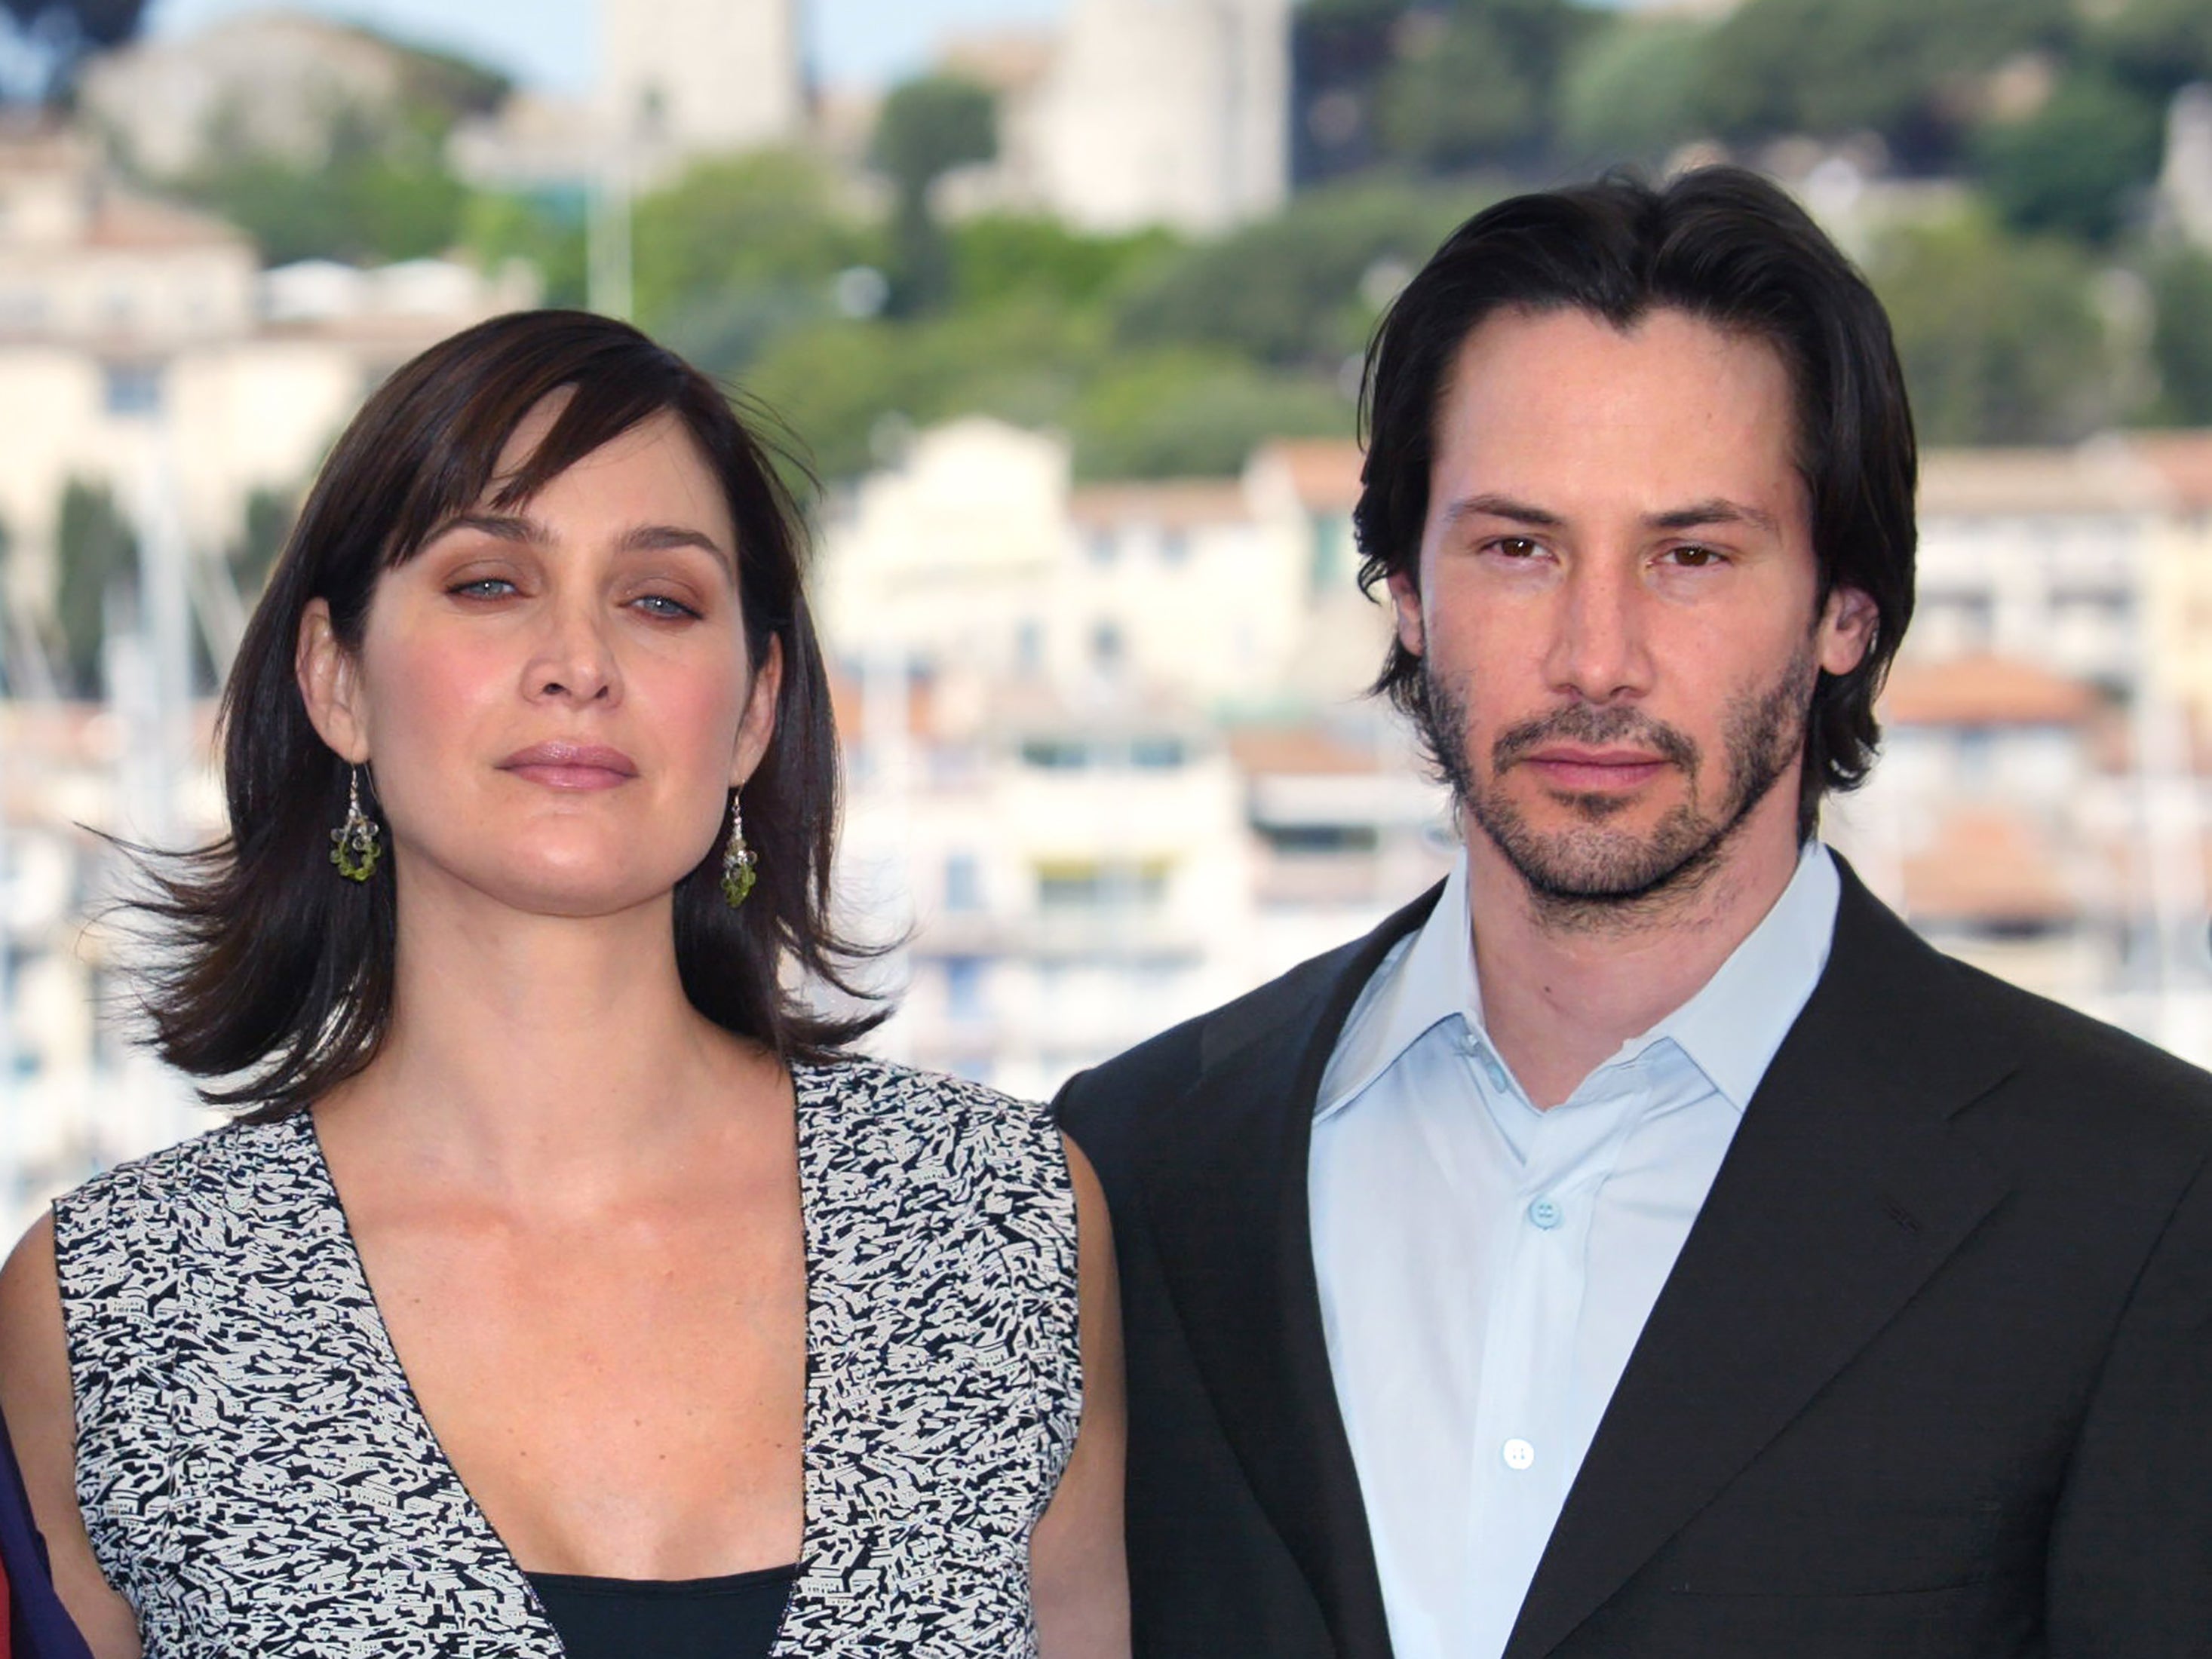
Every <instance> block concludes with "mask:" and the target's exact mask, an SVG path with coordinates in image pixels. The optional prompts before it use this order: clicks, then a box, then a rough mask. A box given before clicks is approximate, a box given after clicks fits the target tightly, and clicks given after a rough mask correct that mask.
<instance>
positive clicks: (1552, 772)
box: [1522, 747, 1673, 794]
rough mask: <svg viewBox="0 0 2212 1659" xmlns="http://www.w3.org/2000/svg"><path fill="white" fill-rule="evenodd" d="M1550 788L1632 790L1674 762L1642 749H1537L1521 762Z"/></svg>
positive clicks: (1576, 791) (1577, 791) (1585, 791)
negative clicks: (1531, 769)
mask: <svg viewBox="0 0 2212 1659" xmlns="http://www.w3.org/2000/svg"><path fill="white" fill-rule="evenodd" d="M1522 765H1524V766H1528V767H1531V768H1533V769H1534V770H1535V772H1536V775H1538V776H1539V777H1541V778H1542V779H1543V780H1544V781H1545V782H1547V784H1549V785H1550V786H1551V787H1553V788H1554V789H1559V790H1562V791H1565V792H1566V793H1571V794H1591V793H1598V792H1601V791H1606V790H1626V789H1634V788H1637V787H1639V786H1641V785H1643V784H1645V783H1649V782H1650V781H1651V780H1652V779H1653V778H1655V777H1656V776H1658V775H1659V774H1660V773H1662V772H1664V771H1666V770H1668V769H1669V768H1670V767H1671V766H1672V765H1673V763H1672V762H1670V761H1668V760H1665V759H1663V758H1662V757H1659V756H1657V755H1654V754H1652V753H1650V751H1649V750H1641V749H1579V748H1571V747H1552V748H1545V749H1540V750H1537V751H1536V752H1535V753H1534V754H1532V755H1529V756H1528V757H1526V758H1524V759H1523V760H1522Z"/></svg>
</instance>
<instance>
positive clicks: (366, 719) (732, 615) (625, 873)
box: [299, 393, 781, 915]
mask: <svg viewBox="0 0 2212 1659" xmlns="http://www.w3.org/2000/svg"><path fill="white" fill-rule="evenodd" d="M561 397H562V394H557V393H556V395H555V397H554V398H548V399H547V400H546V401H545V402H544V404H540V405H538V408H537V409H536V410H532V413H531V415H530V416H528V417H527V418H526V419H525V420H524V422H522V424H521V425H520V427H519V428H517V429H516V431H515V433H514V435H513V438H512V439H511V440H510V441H508V444H507V448H506V450H505V451H504V452H503V453H502V454H501V458H500V463H499V467H498V476H497V477H495V479H494V480H493V483H492V484H491V486H490V488H489V489H487V491H486V492H485V495H486V499H485V501H483V502H480V503H478V505H477V507H474V508H473V509H471V511H469V512H467V513H464V514H462V515H461V516H460V517H459V518H457V519H456V520H453V522H452V523H451V524H449V525H447V526H446V527H445V528H443V529H442V530H441V531H440V532H437V533H436V534H435V536H434V537H433V538H432V539H431V540H430V541H429V542H428V543H427V544H424V546H423V548H422V550H421V551H420V552H419V553H417V554H416V556H415V557H413V558H412V559H410V560H409V561H408V562H406V563H405V564H404V565H401V566H399V567H398V568H396V569H393V570H389V571H386V573H385V574H383V575H382V576H381V577H380V578H379V579H378V582H377V586H376V589H375V592H374V595H373V597H372V598H371V600H370V603H369V608H368V619H367V622H366V623H365V625H364V632H363V637H362V644H361V648H360V650H359V652H358V653H347V652H346V651H344V650H343V647H340V646H339V645H338V643H337V641H336V640H335V638H333V637H332V635H331V626H330V616H329V611H328V609H327V607H326V606H325V605H324V604H323V602H322V601H320V600H317V601H316V602H315V603H314V605H312V606H311V607H310V608H309V611H308V614H307V616H306V617H304V618H303V620H302V623H301V635H300V653H299V672H300V682H301V690H302V692H303V694H304V695H305V696H306V697H307V705H308V708H309V711H310V714H312V716H313V719H314V721H315V725H316V727H317V729H318V730H319V732H321V733H322V735H323V738H324V739H325V742H327V743H329V744H330V745H331V748H332V749H334V750H337V752H338V754H339V755H341V756H342V757H344V758H346V759H348V760H349V761H354V762H356V763H367V764H368V766H369V767H371V768H372V769H373V771H374V778H375V785H376V791H375V793H376V800H377V803H378V808H379V810H378V816H379V817H381V819H382V821H383V823H384V829H385V834H386V837H387V838H388V839H389V842H390V844H391V845H392V847H393V848H394V849H395V851H396V853H397V854H398V858H397V863H398V866H399V867H400V868H401V869H402V870H404V872H406V875H405V879H406V883H407V890H408V891H409V892H410V894H414V893H418V892H423V891H427V890H431V889H434V888H437V887H446V888H449V889H452V888H457V889H459V890H473V891H474V892H477V893H480V894H483V895H484V896H489V897H492V898H495V899H497V900H500V901H501V902H506V903H507V904H510V905H512V906H514V907H515V908H520V909H525V910H529V911H533V912H538V913H540V914H552V915H607V914H612V913H615V912H618V911H621V910H624V909H628V908H632V907H635V906H637V905H640V904H644V903H648V902H654V901H657V900H659V899H660V898H662V897H664V896H665V895H666V894H667V892H668V891H669V890H670V889H671V888H672V887H673V886H674V885H675V884H676V883H677V881H678V879H679V878H682V877H683V876H684V873H685V872H688V871H689V870H690V869H691V867H692V866H695V865H696V864H697V863H698V861H699V860H700V859H701V858H702V857H703V856H705V854H706V853H707V850H708V848H709V847H710V846H712V845H713V843H714V836H715V835H716V833H717V831H718V829H719V828H720V823H721V820H722V816H723V813H724V811H726V800H727V797H726V791H727V790H728V789H729V788H730V787H731V786H732V785H734V784H741V783H743V782H744V780H745V779H746V778H747V777H748V776H749V775H750V774H751V772H752V769H753V768H754V767H755V766H756V765H757V764H758V763H759V761H760V757H761V755H762V752H763V750H765V749H766V747H767V745H768V740H769V734H770V732H771V729H772V726H773V723H774V719H775V693H776V686H777V683H778V679H779V677H780V673H781V662H780V659H778V657H777V656H776V655H775V653H774V651H773V650H771V653H770V654H769V659H768V660H767V661H766V662H764V663H761V664H754V663H752V662H750V661H749V660H748V659H747V653H746V648H745V637H744V620H743V617H742V615H741V613H740V611H739V607H738V581H737V540H736V536H735V533H734V531H733V529H732V524H731V519H730V511H729V506H728V503H727V501H726V498H725V497H724V495H723V493H722V489H721V487H720V484H719V483H717V481H716V479H715V477H714V473H713V472H712V471H710V470H709V468H708V465H707V462H706V460H705V459H704V458H703V457H702V455H701V454H700V453H699V450H698V447H697V446H696V444H695V443H694V442H693V441H692V439H691V437H690V434H689V433H688V432H687V431H686V430H685V428H684V426H683V424H682V423H681V422H679V421H678V419H677V418H676V417H675V416H673V415H671V414H668V413H665V412H664V413H662V414H660V415H657V416H653V417H652V418H651V419H648V420H647V421H645V422H641V424H639V425H638V426H636V427H634V428H631V429H630V430H629V431H628V432H625V433H623V435H621V436H619V437H617V438H616V439H614V440H613V441H611V442H609V443H608V444H606V445H605V447H602V448H600V449H598V450H595V451H594V452H592V453H591V454H589V455H587V456H586V457H585V458H584V459H581V460H580V461H578V462H577V463H576V464H575V465H574V466H572V467H570V468H569V469H568V471H566V472H563V473H562V474H561V475H560V476H559V477H556V478H555V479H554V480H553V481H552V482H551V483H549V484H548V485H547V486H546V487H545V489H544V490H543V491H542V492H541V493H540V494H539V495H537V496H536V497H535V498H534V499H532V500H531V501H527V502H525V503H522V504H521V505H520V506H517V507H510V508H506V509H501V508H496V507H493V506H491V505H490V498H491V497H492V496H494V495H497V493H498V490H499V487H500V484H501V482H503V481H504V479H506V478H507V477H511V476H513V473H514V472H515V471H517V470H519V468H520V465H522V463H523V461H524V460H525V459H526V458H527V457H528V456H529V454H530V453H531V452H532V449H533V448H534V447H536V445H537V444H538V441H540V440H541V439H542V438H543V437H544V435H545V434H546V432H547V431H549V430H550V428H551V426H552V424H553V422H554V420H555V418H556V416H557V415H558V414H559V411H560V408H561ZM457 896H458V895H457Z"/></svg>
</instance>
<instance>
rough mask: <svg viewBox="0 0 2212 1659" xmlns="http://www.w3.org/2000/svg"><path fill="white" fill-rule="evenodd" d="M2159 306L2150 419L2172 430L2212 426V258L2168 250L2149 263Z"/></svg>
mask: <svg viewBox="0 0 2212 1659" xmlns="http://www.w3.org/2000/svg"><path fill="white" fill-rule="evenodd" d="M2150 290H2151V298H2152V301H2153V303H2154V305H2155V306H2156V307H2157V308H2158V310H2157V322H2156V323H2155V325H2154V326H2153V328H2152V331H2151V361H2152V362H2153V363H2154V365H2155V367H2156V368H2157V370H2158V381H2159V397H2158V402H2157V404H2156V405H2155V407H2154V409H2153V410H2152V416H2153V418H2154V419H2156V420H2159V421H2160V422H2166V423H2167V424H2171V425H2175V426H2212V255H2208V254H2205V253H2203V252H2198V251H2197V250H2196V249H2194V248H2176V249H2172V250H2171V251H2169V252H2166V253H2165V254H2164V255H2162V256H2161V257H2160V258H2158V259H2156V260H2154V262H2153V263H2152V265H2151V269H2150Z"/></svg>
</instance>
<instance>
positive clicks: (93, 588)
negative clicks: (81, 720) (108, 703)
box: [54, 478, 138, 696]
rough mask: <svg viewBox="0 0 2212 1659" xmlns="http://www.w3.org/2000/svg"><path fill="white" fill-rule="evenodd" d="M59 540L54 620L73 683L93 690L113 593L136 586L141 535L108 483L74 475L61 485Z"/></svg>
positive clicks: (79, 689) (93, 692) (82, 693)
mask: <svg viewBox="0 0 2212 1659" xmlns="http://www.w3.org/2000/svg"><path fill="white" fill-rule="evenodd" d="M55 541H56V543H57V544H58V551H59V553H60V556H61V582H60V588H59V592H58V594H57V596H56V600H55V607H54V608H55V611H56V613H57V614H56V617H55V620H56V621H57V622H58V623H59V624H60V626H61V635H62V649H63V653H64V658H65V659H66V667H67V669H68V671H69V676H70V682H71V684H72V686H73V689H74V690H76V692H77V693H78V694H79V695H80V696H94V695H96V694H97V693H98V692H99V690H100V682H101V672H100V647H101V646H102V644H103V643H104V642H105V641H106V637H107V598H108V594H109V592H110V591H111V590H122V591H124V592H135V591H136V590H137V584H138V538H137V535H136V534H135V533H134V532H133V531H132V530H131V524H130V521H129V520H127V519H125V517H124V515H123V512H122V509H121V508H120V507H118V506H117V505H116V504H115V496H114V494H113V493H112V491H111V490H110V489H108V487H107V486H106V484H102V483H87V482H85V481H84V480H83V479H81V478H72V479H70V481H69V483H67V484H66V485H64V487H63V489H62V502H61V514H60V521H59V523H58V526H57V529H56V532H55Z"/></svg>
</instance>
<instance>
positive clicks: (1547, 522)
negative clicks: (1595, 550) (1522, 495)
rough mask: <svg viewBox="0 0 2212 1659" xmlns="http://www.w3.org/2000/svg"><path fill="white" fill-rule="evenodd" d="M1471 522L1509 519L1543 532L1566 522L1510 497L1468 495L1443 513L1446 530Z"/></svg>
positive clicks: (1555, 528) (1555, 515)
mask: <svg viewBox="0 0 2212 1659" xmlns="http://www.w3.org/2000/svg"><path fill="white" fill-rule="evenodd" d="M1469 519H1510V520H1512V521H1513V522H1514V523H1516V524H1525V525H1533V526H1535V527H1536V528H1538V529H1540V530H1557V529H1558V528H1559V526H1562V525H1564V524H1565V522H1566V520H1565V519H1562V518H1561V517H1560V516H1559V514H1558V513H1547V512H1546V511H1545V510H1544V509H1543V508H1542V507H1532V506H1531V505H1529V503H1528V502H1527V501H1515V500H1514V499H1513V498H1512V497H1511V496H1510V495H1467V496H1463V497H1462V498H1461V499H1460V500H1458V501H1454V502H1453V503H1452V504H1451V505H1450V506H1449V507H1446V508H1445V509H1444V513H1443V521H1444V524H1445V526H1446V527H1447V528H1449V527H1451V526H1457V525H1460V524H1463V523H1465V522H1466V521H1467V520H1469Z"/></svg>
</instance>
